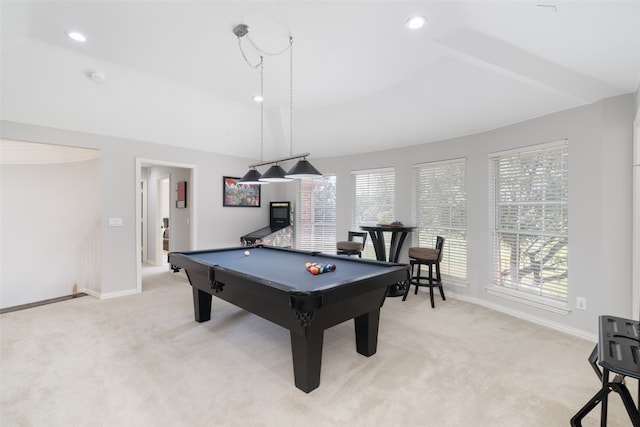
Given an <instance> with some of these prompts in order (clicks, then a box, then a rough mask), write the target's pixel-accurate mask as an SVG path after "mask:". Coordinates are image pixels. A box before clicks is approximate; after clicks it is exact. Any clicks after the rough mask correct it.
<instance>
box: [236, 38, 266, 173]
mask: <svg viewBox="0 0 640 427" xmlns="http://www.w3.org/2000/svg"><path fill="white" fill-rule="evenodd" d="M247 31H248V29H247ZM258 65H259V66H260V100H259V101H258V102H260V161H262V154H263V152H264V58H263V57H262V56H260V64H258ZM260 178H262V175H260V172H258V170H257V169H256V168H251V169H249V172H247V173H246V174H244V176H243V177H242V178H240V181H238V182H240V183H242V184H268V182H264V181H260Z"/></svg>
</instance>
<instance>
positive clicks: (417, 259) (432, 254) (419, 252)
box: [402, 236, 446, 308]
mask: <svg viewBox="0 0 640 427" xmlns="http://www.w3.org/2000/svg"><path fill="white" fill-rule="evenodd" d="M443 246H444V237H440V236H438V237H437V238H436V247H435V248H420V247H414V248H409V264H410V265H411V281H410V282H409V286H407V290H406V292H405V294H404V296H403V297H402V300H403V301H404V300H406V299H407V295H409V288H411V285H415V286H416V290H415V294H416V295H417V294H418V287H420V286H426V287H428V288H429V295H430V297H431V308H435V303H434V301H433V288H435V287H437V288H438V289H440V296H441V297H442V300H443V301H446V298H445V296H444V289H443V288H442V277H441V276H440V261H442V253H443V251H442V248H443ZM421 265H428V266H429V275H428V276H422V275H421V273H420V266H421ZM416 266H417V267H418V271H417V273H414V268H415V267H416ZM434 266H435V268H436V275H435V277H434V276H433V267H434ZM420 280H428V282H427V283H424V282H420Z"/></svg>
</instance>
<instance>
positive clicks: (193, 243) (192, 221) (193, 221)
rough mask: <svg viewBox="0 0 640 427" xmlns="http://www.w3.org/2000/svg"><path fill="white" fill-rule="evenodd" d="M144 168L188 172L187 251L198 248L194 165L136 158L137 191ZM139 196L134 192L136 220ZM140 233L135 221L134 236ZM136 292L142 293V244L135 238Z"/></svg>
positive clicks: (139, 204)
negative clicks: (161, 168)
mask: <svg viewBox="0 0 640 427" xmlns="http://www.w3.org/2000/svg"><path fill="white" fill-rule="evenodd" d="M146 166H167V167H173V168H181V169H188V170H189V186H188V189H187V191H188V193H189V194H188V196H187V200H189V249H195V248H196V247H197V246H198V242H197V235H198V233H197V231H198V215H197V212H198V198H197V197H196V194H198V192H197V188H198V183H197V170H196V165H194V164H191V163H181V162H173V161H168V160H160V159H149V158H141V157H136V177H135V187H136V189H139V186H140V181H141V180H142V179H143V177H142V168H143V167H146ZM141 209H142V207H141V195H140V191H136V218H140V216H141V215H142V212H141ZM141 232H142V224H141V222H140V221H136V236H140V235H141ZM135 242H136V291H137V292H138V293H140V292H142V242H141V239H139V238H136V239H135Z"/></svg>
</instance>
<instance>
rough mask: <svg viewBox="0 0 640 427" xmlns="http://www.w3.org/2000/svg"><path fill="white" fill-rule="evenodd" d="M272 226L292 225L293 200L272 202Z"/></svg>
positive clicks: (277, 227) (270, 216)
mask: <svg viewBox="0 0 640 427" xmlns="http://www.w3.org/2000/svg"><path fill="white" fill-rule="evenodd" d="M269 209H270V211H269V212H270V215H269V218H270V221H269V225H270V226H271V228H276V229H279V228H284V227H288V226H290V225H291V202H271V204H270V206H269Z"/></svg>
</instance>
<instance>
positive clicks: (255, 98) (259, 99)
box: [253, 95, 264, 102]
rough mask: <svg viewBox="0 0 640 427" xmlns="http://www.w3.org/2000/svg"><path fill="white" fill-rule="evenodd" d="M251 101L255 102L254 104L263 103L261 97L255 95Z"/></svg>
mask: <svg viewBox="0 0 640 427" xmlns="http://www.w3.org/2000/svg"><path fill="white" fill-rule="evenodd" d="M253 100H254V101H256V102H262V101H264V98H263V97H261V96H260V95H256V96H254V97H253Z"/></svg>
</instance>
